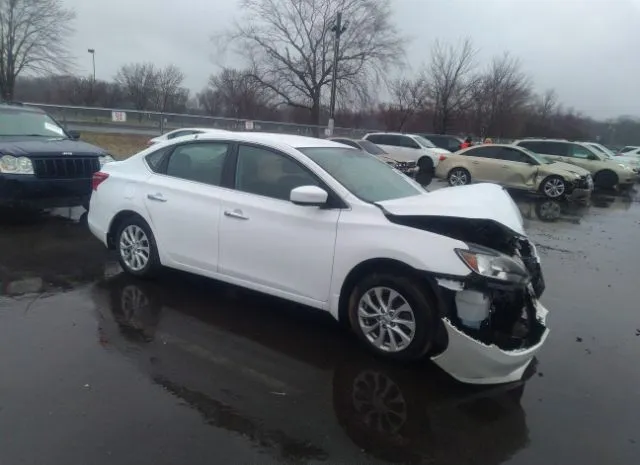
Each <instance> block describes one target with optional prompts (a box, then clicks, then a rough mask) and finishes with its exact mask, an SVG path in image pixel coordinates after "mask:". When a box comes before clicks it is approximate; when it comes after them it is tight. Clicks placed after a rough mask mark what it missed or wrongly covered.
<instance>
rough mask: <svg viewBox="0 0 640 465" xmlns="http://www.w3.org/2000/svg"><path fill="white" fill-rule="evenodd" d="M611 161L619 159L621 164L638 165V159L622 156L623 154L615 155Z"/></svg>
mask: <svg viewBox="0 0 640 465" xmlns="http://www.w3.org/2000/svg"><path fill="white" fill-rule="evenodd" d="M611 161H619V162H620V163H622V164H623V165H629V166H638V165H640V160H638V159H637V158H634V157H624V156H621V157H615V158H613V159H611Z"/></svg>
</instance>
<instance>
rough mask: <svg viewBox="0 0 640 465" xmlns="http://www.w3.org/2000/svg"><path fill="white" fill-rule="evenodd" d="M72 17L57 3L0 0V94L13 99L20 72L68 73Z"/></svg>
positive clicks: (29, 0)
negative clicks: (68, 41) (68, 45)
mask: <svg viewBox="0 0 640 465" xmlns="http://www.w3.org/2000/svg"><path fill="white" fill-rule="evenodd" d="M74 19H75V13H74V12H73V11H72V10H67V9H65V8H64V7H63V4H62V2H61V1H60V0H0V94H2V98H3V99H5V100H12V99H13V91H14V87H15V82H16V78H17V77H18V76H19V75H20V73H22V72H23V71H30V72H32V73H51V72H56V71H68V70H69V69H70V67H71V65H72V59H71V57H70V54H69V50H68V48H67V39H68V37H69V36H70V35H71V34H72V32H73V29H72V22H73V20H74Z"/></svg>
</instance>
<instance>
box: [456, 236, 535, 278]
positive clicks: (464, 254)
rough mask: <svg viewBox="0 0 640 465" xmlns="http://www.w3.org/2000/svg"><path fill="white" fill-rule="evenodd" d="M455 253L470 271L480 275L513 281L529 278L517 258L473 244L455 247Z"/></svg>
mask: <svg viewBox="0 0 640 465" xmlns="http://www.w3.org/2000/svg"><path fill="white" fill-rule="evenodd" d="M456 253H457V254H458V257H460V259H461V260H462V261H463V262H464V263H465V265H467V266H468V267H469V268H470V269H471V271H473V272H475V273H477V274H479V275H480V276H484V277H486V278H492V279H497V280H500V281H508V282H513V283H518V282H522V281H526V280H527V279H529V273H528V271H527V269H526V267H525V265H524V263H523V262H522V260H520V259H519V258H516V257H509V256H507V255H504V254H501V253H499V252H496V251H494V250H492V249H487V248H484V247H478V246H473V245H471V246H470V248H469V249H468V250H465V249H456Z"/></svg>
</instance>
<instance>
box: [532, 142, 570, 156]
mask: <svg viewBox="0 0 640 465" xmlns="http://www.w3.org/2000/svg"><path fill="white" fill-rule="evenodd" d="M539 144H540V150H536V152H538V153H542V154H545V155H555V156H557V157H568V156H569V144H566V143H564V142H539Z"/></svg>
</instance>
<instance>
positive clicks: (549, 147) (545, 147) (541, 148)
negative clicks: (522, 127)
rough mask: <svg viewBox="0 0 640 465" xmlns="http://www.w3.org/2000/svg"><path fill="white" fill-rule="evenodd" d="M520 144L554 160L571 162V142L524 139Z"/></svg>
mask: <svg viewBox="0 0 640 465" xmlns="http://www.w3.org/2000/svg"><path fill="white" fill-rule="evenodd" d="M518 145H519V146H521V147H524V148H526V149H529V150H531V151H532V152H535V153H539V154H540V155H543V156H544V157H545V158H547V159H549V160H553V161H563V162H566V163H569V161H568V160H569V148H570V147H569V143H568V142H561V141H522V142H519V143H518Z"/></svg>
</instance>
